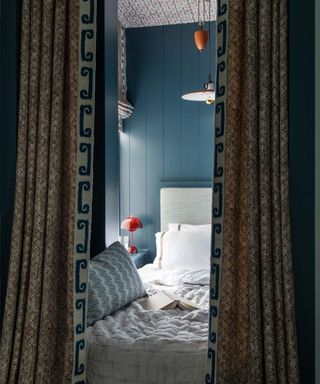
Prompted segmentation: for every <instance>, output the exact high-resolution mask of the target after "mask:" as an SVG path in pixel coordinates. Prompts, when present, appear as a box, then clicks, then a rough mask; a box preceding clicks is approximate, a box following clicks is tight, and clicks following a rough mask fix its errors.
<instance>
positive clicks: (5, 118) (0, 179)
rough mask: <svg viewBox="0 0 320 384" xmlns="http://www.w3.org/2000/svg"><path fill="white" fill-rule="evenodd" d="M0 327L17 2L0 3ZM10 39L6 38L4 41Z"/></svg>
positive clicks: (13, 131) (12, 152)
mask: <svg viewBox="0 0 320 384" xmlns="http://www.w3.org/2000/svg"><path fill="white" fill-rule="evenodd" d="M0 7H1V10H0V15H1V16H0V137H1V139H0V293H1V296H0V298H1V301H0V325H1V320H2V313H3V309H4V300H5V294H6V287H7V270H8V265H9V255H10V237H11V223H12V213H13V204H14V186H15V174H16V141H17V123H18V120H17V108H18V88H19V87H18V77H19V41H20V1H18V0H3V1H0ZM9 36H10V38H8V37H9Z"/></svg>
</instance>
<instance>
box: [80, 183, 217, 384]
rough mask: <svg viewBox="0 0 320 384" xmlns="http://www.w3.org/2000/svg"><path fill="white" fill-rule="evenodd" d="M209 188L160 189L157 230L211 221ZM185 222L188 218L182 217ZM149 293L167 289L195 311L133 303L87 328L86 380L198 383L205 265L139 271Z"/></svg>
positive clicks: (98, 383)
mask: <svg viewBox="0 0 320 384" xmlns="http://www.w3.org/2000/svg"><path fill="white" fill-rule="evenodd" d="M210 205H211V190H210V189H209V188H162V189H161V215H160V216H161V230H162V231H166V230H167V229H168V224H169V223H171V222H174V223H188V222H189V223H190V224H203V223H207V222H208V220H210ZM186 220H187V221H186ZM138 272H139V275H140V277H141V279H142V281H143V283H144V285H145V287H146V291H147V293H148V294H149V295H152V294H154V293H156V292H157V291H159V290H162V289H164V288H165V289H166V290H169V291H170V292H172V293H174V294H175V295H178V296H180V297H184V298H186V299H189V300H192V301H193V302H194V303H196V304H197V305H198V306H199V307H200V309H197V310H194V311H182V310H181V309H171V310H158V311H146V310H144V309H143V307H142V305H141V301H142V300H143V299H138V300H135V301H133V302H132V303H131V304H130V305H127V306H125V307H124V308H122V309H120V310H119V311H117V312H115V313H114V314H112V315H109V316H106V317H105V318H103V319H102V320H99V321H97V322H96V323H95V324H94V325H93V326H91V327H88V328H87V359H88V360H87V361H88V362H87V380H88V383H89V384H124V383H130V384H178V383H184V384H189V383H190V384H197V383H202V382H203V374H204V367H205V360H206V350H207V334H208V300H209V297H208V294H209V268H196V269H194V268H193V269H190V268H179V269H175V270H168V269H162V268H158V267H157V266H156V265H154V264H148V265H146V266H144V267H143V268H141V269H139V270H138Z"/></svg>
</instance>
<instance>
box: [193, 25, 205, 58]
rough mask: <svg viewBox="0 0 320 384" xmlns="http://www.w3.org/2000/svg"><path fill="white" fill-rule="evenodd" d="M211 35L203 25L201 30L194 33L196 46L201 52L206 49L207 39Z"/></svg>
mask: <svg viewBox="0 0 320 384" xmlns="http://www.w3.org/2000/svg"><path fill="white" fill-rule="evenodd" d="M208 37H209V32H208V31H206V30H204V29H203V26H200V30H199V31H195V33H194V42H195V43H196V47H197V48H198V49H199V51H200V52H202V51H204V50H205V49H206V45H207V41H208Z"/></svg>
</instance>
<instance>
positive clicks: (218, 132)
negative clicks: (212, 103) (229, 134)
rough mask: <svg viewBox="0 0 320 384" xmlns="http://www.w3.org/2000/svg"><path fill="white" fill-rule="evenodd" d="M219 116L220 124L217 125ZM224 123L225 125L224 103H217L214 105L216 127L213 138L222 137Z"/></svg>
mask: <svg viewBox="0 0 320 384" xmlns="http://www.w3.org/2000/svg"><path fill="white" fill-rule="evenodd" d="M219 116H220V124H218V121H219V119H218V118H219ZM224 123H225V118H224V103H217V104H216V127H215V136H216V137H217V138H219V137H221V136H223V135H224Z"/></svg>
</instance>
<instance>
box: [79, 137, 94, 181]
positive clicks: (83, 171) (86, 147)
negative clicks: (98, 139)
mask: <svg viewBox="0 0 320 384" xmlns="http://www.w3.org/2000/svg"><path fill="white" fill-rule="evenodd" d="M79 149H80V152H81V153H87V164H86V165H81V167H79V174H80V175H82V176H83V175H87V176H88V175H90V172H91V144H89V143H81V144H80V147H79Z"/></svg>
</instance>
